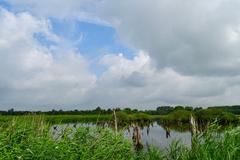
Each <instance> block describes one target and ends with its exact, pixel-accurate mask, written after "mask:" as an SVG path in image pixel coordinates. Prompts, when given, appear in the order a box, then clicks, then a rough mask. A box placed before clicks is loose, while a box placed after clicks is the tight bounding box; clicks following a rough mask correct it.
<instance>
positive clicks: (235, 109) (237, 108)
mask: <svg viewBox="0 0 240 160" xmlns="http://www.w3.org/2000/svg"><path fill="white" fill-rule="evenodd" d="M208 109H218V110H223V111H226V112H230V113H233V114H240V105H234V106H214V107H208ZM175 110H186V111H194V112H197V111H199V110H203V108H202V107H195V108H193V107H191V106H175V107H173V106H160V107H157V108H156V109H155V110H144V111H143V110H137V109H131V108H124V109H121V108H116V109H115V111H123V112H125V113H128V114H134V113H147V114H150V115H167V114H169V113H171V112H172V111H175ZM112 112H113V109H110V108H109V109H103V108H101V107H97V108H96V109H93V110H77V109H75V110H69V111H63V110H54V109H53V110H51V111H15V110H14V109H13V108H12V109H9V110H8V111H0V115H28V114H36V115H80V114H81V115H84V114H88V115H89V114H111V113H112Z"/></svg>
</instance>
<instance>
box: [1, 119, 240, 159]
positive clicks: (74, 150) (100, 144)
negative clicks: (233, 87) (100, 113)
mask: <svg viewBox="0 0 240 160" xmlns="http://www.w3.org/2000/svg"><path fill="white" fill-rule="evenodd" d="M49 127H50V125H49V124H48V123H46V122H45V120H44V119H43V118H42V117H31V118H30V117H22V118H16V119H15V118H14V119H13V120H11V121H9V122H7V123H2V124H1V126H0V153H1V154H0V159H4V160H8V159H9V160H10V159H59V160H61V159H72V160H75V159H81V160H99V159H102V160H105V159H106V160H161V159H168V160H171V159H172V160H177V159H179V160H180V159H182V160H184V159H186V160H192V159H196V160H198V159H199V160H200V159H201V160H205V159H206V160H207V159H217V160H221V159H223V160H235V159H236V160H237V159H239V157H240V127H238V128H232V129H228V130H226V131H224V132H222V133H219V132H217V128H216V127H211V126H210V127H209V128H208V130H207V131H206V132H204V133H201V134H199V135H197V136H196V137H195V138H194V141H193V142H194V143H193V147H192V149H190V148H187V147H185V146H183V145H181V144H180V143H178V142H175V143H173V144H172V145H171V146H170V147H169V148H167V150H165V151H161V150H158V149H156V148H154V147H151V148H150V149H148V150H146V151H138V152H137V151H135V150H134V149H133V144H132V142H131V140H129V139H125V138H124V136H123V134H122V133H121V132H119V133H117V134H115V132H114V131H113V130H111V129H109V128H105V129H102V128H98V127H91V128H88V127H80V128H78V129H77V131H76V133H75V134H74V135H73V136H69V134H70V133H71V129H69V130H66V131H65V132H64V133H63V134H62V136H61V139H59V140H54V139H53V138H52V135H51V133H50V132H49Z"/></svg>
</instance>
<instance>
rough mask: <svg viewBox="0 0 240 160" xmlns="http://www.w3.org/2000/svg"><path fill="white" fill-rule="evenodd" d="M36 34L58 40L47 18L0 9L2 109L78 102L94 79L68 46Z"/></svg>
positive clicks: (0, 86) (52, 105) (0, 96)
mask: <svg viewBox="0 0 240 160" xmlns="http://www.w3.org/2000/svg"><path fill="white" fill-rule="evenodd" d="M36 33H41V34H43V35H44V36H45V37H46V38H47V39H51V40H52V41H54V42H55V43H58V42H59V41H61V38H59V37H57V36H56V35H54V34H53V33H52V32H51V26H50V24H49V22H48V21H47V20H45V19H37V18H35V17H33V16H31V15H30V14H28V13H19V14H13V13H11V12H9V11H7V10H5V9H3V8H0V42H1V47H0V73H1V74H0V88H1V89H0V99H1V109H4V108H3V107H6V108H9V107H11V106H12V107H18V108H17V109H24V107H25V108H26V109H44V108H39V106H40V107H58V106H62V107H66V106H68V105H76V104H81V101H82V100H83V99H84V98H83V97H84V95H85V93H86V92H87V91H88V90H89V89H90V88H92V87H94V85H95V81H96V77H95V75H93V74H91V73H90V72H89V71H88V62H87V61H86V60H85V59H84V58H83V57H82V56H81V55H80V54H79V53H76V52H74V50H72V49H71V48H68V50H67V49H65V50H62V47H60V46H58V45H56V46H54V49H51V47H50V48H48V47H46V46H44V45H42V44H41V43H39V42H38V40H37V39H36V38H35V36H34V34H36ZM59 43H60V42H59ZM61 44H62V43H61ZM34 106H35V107H38V108H34ZM31 107H33V108H31ZM45 109H49V108H45Z"/></svg>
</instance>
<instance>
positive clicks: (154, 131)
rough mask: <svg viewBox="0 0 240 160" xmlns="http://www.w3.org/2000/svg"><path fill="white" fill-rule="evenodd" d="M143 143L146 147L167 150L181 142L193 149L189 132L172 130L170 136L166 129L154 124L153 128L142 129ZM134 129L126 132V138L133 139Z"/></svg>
mask: <svg viewBox="0 0 240 160" xmlns="http://www.w3.org/2000/svg"><path fill="white" fill-rule="evenodd" d="M140 131H141V132H140V133H141V142H142V144H143V145H144V146H148V145H152V146H155V147H159V148H161V149H165V148H167V147H168V146H169V145H170V144H171V143H172V142H173V141H177V140H179V141H180V142H181V143H182V144H184V145H185V146H187V147H191V133H190V132H189V131H184V132H179V131H175V130H171V129H170V135H169V134H167V133H166V132H167V131H166V129H164V128H163V127H162V126H161V125H159V124H157V123H156V122H154V123H153V124H152V125H151V126H146V127H143V128H141V129H140ZM132 135H133V128H130V129H129V130H126V131H125V136H126V137H128V138H132Z"/></svg>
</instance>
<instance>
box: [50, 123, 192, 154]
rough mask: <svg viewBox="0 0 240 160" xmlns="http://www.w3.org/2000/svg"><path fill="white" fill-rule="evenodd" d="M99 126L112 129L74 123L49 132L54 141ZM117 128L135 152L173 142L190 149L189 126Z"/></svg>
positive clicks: (129, 125)
mask: <svg viewBox="0 0 240 160" xmlns="http://www.w3.org/2000/svg"><path fill="white" fill-rule="evenodd" d="M96 125H97V126H100V127H103V128H104V127H112V125H111V123H107V122H101V123H97V124H95V123H74V124H61V125H54V126H53V127H52V128H51V130H50V132H51V133H52V134H53V137H54V139H56V140H58V139H60V138H61V137H62V136H63V135H64V133H65V132H68V133H70V134H68V136H70V137H71V136H73V135H74V133H75V132H76V129H77V128H78V127H80V126H88V127H90V126H96ZM119 128H120V129H121V130H123V131H124V135H125V136H126V137H127V138H129V139H132V140H133V143H134V144H135V148H136V149H137V150H139V149H141V148H143V147H148V146H149V145H151V146H152V145H153V146H156V147H159V148H161V149H164V148H167V147H168V146H169V145H170V144H171V143H172V142H173V141H177V140H179V141H181V143H182V144H184V145H186V146H187V147H191V132H190V126H189V124H166V123H162V122H160V121H155V122H152V121H148V122H144V123H141V122H139V121H138V122H131V123H129V124H127V125H126V124H125V125H123V124H122V125H119Z"/></svg>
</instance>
